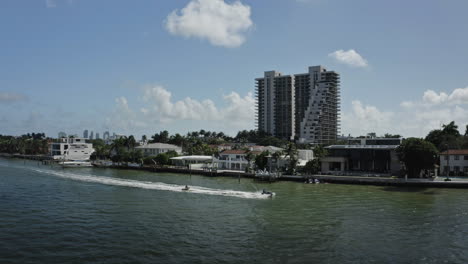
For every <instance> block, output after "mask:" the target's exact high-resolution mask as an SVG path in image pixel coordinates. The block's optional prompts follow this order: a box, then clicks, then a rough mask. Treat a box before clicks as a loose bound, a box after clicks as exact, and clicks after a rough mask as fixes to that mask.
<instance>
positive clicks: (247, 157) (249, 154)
mask: <svg viewBox="0 0 468 264" xmlns="http://www.w3.org/2000/svg"><path fill="white" fill-rule="evenodd" d="M254 158H255V155H254V154H253V153H252V151H250V149H247V152H246V153H245V160H247V168H246V169H245V170H246V172H250V170H251V162H252V160H253V159H254Z"/></svg>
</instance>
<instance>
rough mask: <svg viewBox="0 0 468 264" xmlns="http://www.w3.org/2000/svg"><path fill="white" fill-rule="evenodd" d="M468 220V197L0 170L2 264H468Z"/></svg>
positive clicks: (36, 168) (23, 166) (4, 164)
mask: <svg viewBox="0 0 468 264" xmlns="http://www.w3.org/2000/svg"><path fill="white" fill-rule="evenodd" d="M186 184H188V185H190V186H191V189H190V191H189V192H184V191H182V190H181V189H182V188H183V187H184V186H185V185H186ZM262 188H267V189H269V190H272V191H274V192H276V193H277V195H276V197H274V198H273V199H269V198H265V197H264V196H262V195H260V194H259V192H260V190H261V189H262ZM467 220H468V190H456V189H415V188H410V189H401V188H394V187H378V186H357V185H335V184H318V185H313V184H299V183H290V182H278V183H274V184H260V183H255V182H252V181H251V180H248V179H242V180H241V182H240V183H239V182H238V180H237V179H234V178H209V177H201V176H192V177H190V176H188V175H180V174H155V173H150V172H139V171H127V170H111V169H95V168H80V169H66V170H63V169H60V168H52V167H50V166H44V165H38V164H37V162H32V161H22V160H3V159H0V263H252V262H268V263H467V262H468V221H467Z"/></svg>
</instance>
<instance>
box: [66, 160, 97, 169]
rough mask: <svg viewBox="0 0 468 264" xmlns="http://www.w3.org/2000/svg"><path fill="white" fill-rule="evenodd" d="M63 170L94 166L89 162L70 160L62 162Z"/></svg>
mask: <svg viewBox="0 0 468 264" xmlns="http://www.w3.org/2000/svg"><path fill="white" fill-rule="evenodd" d="M59 165H61V166H62V167H63V168H83V167H92V166H93V165H92V164H91V162H89V161H79V160H70V161H62V162H60V163H59Z"/></svg>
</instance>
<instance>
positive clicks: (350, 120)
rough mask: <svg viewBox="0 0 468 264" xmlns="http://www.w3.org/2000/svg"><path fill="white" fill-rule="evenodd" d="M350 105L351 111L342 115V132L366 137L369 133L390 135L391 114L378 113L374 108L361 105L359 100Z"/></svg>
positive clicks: (392, 115)
mask: <svg viewBox="0 0 468 264" xmlns="http://www.w3.org/2000/svg"><path fill="white" fill-rule="evenodd" d="M351 105H352V107H351V109H352V111H351V112H347V113H346V112H344V113H343V115H342V123H343V130H342V132H344V133H347V134H348V133H351V134H352V135H355V136H358V135H366V134H367V133H369V132H376V133H377V134H385V133H390V130H391V123H392V119H393V117H394V113H393V112H384V111H380V110H379V109H377V107H375V106H371V105H363V104H362V102H361V101H359V100H354V101H352V102H351Z"/></svg>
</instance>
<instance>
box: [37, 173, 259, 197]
mask: <svg viewBox="0 0 468 264" xmlns="http://www.w3.org/2000/svg"><path fill="white" fill-rule="evenodd" d="M34 171H37V172H40V173H45V174H51V175H54V176H57V177H60V178H65V179H70V180H75V181H82V182H92V183H100V184H105V185H113V186H123V187H131V188H141V189H148V190H161V191H171V192H185V193H192V194H193V193H195V194H208V195H219V196H230V197H238V198H244V199H266V198H268V196H267V195H262V194H261V193H259V192H243V191H234V190H223V189H212V188H205V187H200V186H190V190H189V191H184V190H182V189H183V188H184V187H185V185H177V184H167V183H162V182H147V181H137V180H127V179H118V178H108V177H99V176H88V175H80V174H75V173H70V172H61V171H51V170H40V169H34Z"/></svg>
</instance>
